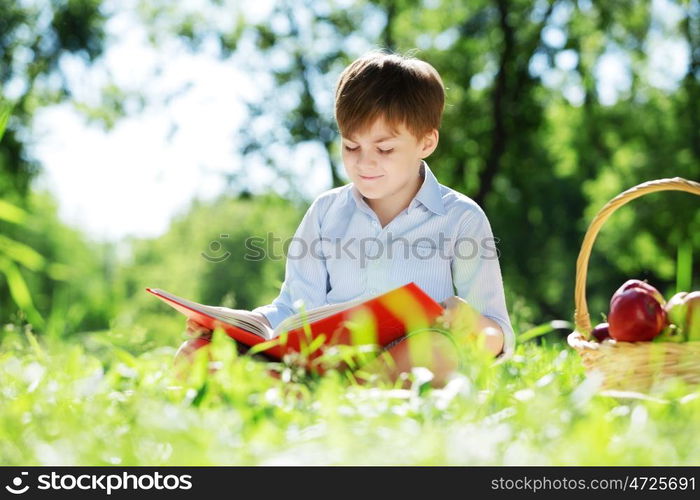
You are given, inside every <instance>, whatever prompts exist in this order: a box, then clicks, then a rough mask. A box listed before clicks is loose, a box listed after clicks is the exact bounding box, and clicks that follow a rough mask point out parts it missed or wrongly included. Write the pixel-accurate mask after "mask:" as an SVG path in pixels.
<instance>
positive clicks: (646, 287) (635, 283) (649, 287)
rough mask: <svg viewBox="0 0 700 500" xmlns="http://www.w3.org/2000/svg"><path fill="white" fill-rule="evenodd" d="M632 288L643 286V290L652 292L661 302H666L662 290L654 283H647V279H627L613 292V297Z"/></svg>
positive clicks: (662, 303)
mask: <svg viewBox="0 0 700 500" xmlns="http://www.w3.org/2000/svg"><path fill="white" fill-rule="evenodd" d="M632 288H641V289H642V290H645V291H647V292H649V293H650V294H652V295H653V296H654V298H655V299H656V300H657V301H658V302H659V304H661V305H664V304H666V300H665V299H664V296H663V295H661V292H659V291H658V290H657V289H656V288H654V287H653V286H652V285H650V284H649V283H647V282H646V281H641V280H627V281H625V282H624V283H623V284H622V286H621V287H620V288H618V289H617V291H616V292H615V293H614V294H613V299H614V298H615V295H617V294H620V293H622V292H625V291H627V290H630V289H632Z"/></svg>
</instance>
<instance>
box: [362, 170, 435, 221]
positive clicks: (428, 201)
mask: <svg viewBox="0 0 700 500" xmlns="http://www.w3.org/2000/svg"><path fill="white" fill-rule="evenodd" d="M420 176H421V177H423V184H421V187H420V189H419V190H418V192H417V193H416V195H415V196H414V197H413V199H412V200H411V203H409V204H408V208H406V213H411V210H412V209H413V208H414V207H415V206H416V205H417V204H418V203H422V204H423V205H424V206H425V207H426V208H428V209H429V210H430V211H432V212H434V213H436V214H437V215H445V214H446V213H447V212H446V211H445V204H444V203H443V201H442V193H441V192H440V184H439V183H438V181H437V179H436V178H435V175H434V174H433V172H432V171H431V170H430V167H429V166H428V164H427V163H426V162H425V160H422V163H421V168H420ZM350 192H351V193H352V197H353V198H354V199H355V203H356V204H357V206H358V207H359V208H360V209H362V210H369V211H371V210H372V209H371V208H370V207H369V205H367V202H365V200H363V199H362V194H360V191H359V190H358V189H357V187H356V186H355V184H354V183H353V184H352V187H351V189H350Z"/></svg>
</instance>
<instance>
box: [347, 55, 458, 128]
mask: <svg viewBox="0 0 700 500" xmlns="http://www.w3.org/2000/svg"><path fill="white" fill-rule="evenodd" d="M444 105H445V89H444V86H443V83H442V79H441V78H440V75H439V73H438V72H437V71H436V70H435V68H433V67H432V66H431V65H430V64H428V63H427V62H425V61H421V60H420V59H416V58H415V57H413V56H411V55H400V54H393V53H390V52H386V51H385V50H384V49H378V50H373V51H371V52H369V53H367V54H365V55H364V56H362V57H360V58H359V59H356V60H355V61H353V62H352V63H351V64H350V65H349V66H348V67H347V68H345V69H344V70H343V72H342V74H341V75H340V79H339V81H338V86H337V88H336V91H335V119H336V121H337V122H338V129H339V130H340V133H341V135H343V136H344V137H350V136H352V135H353V134H354V133H356V132H359V131H363V130H366V129H367V128H369V127H370V126H371V125H372V124H373V123H374V121H375V120H376V119H377V118H379V117H383V118H384V119H385V120H386V122H387V123H388V124H389V126H391V127H392V128H394V129H395V128H396V127H397V126H398V125H399V124H403V125H404V126H405V127H406V128H407V129H408V131H409V132H411V133H412V134H413V135H414V136H415V137H416V138H418V139H420V138H422V137H424V136H425V134H427V133H428V132H430V131H431V130H432V129H434V128H435V129H439V128H440V120H441V118H442V110H443V107H444Z"/></svg>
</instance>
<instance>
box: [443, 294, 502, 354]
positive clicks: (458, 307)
mask: <svg viewBox="0 0 700 500" xmlns="http://www.w3.org/2000/svg"><path fill="white" fill-rule="evenodd" d="M440 305H442V306H443V307H444V308H445V311H444V312H443V313H442V314H441V315H440V316H439V317H438V318H437V320H436V323H437V324H438V326H441V327H443V328H445V329H447V330H450V332H451V333H452V334H453V335H454V337H455V340H456V341H457V342H458V343H462V342H465V341H468V340H474V339H476V338H477V336H478V335H483V336H484V337H485V338H484V340H485V342H484V345H485V347H486V348H487V349H488V350H489V351H491V352H493V353H494V355H498V354H500V353H501V351H502V350H503V343H504V338H503V330H502V329H501V327H500V326H499V325H498V323H496V322H495V321H493V320H492V319H489V318H486V317H485V316H483V315H481V314H480V313H479V311H477V310H476V309H474V308H473V307H472V306H471V305H469V303H468V302H466V301H465V300H464V299H462V298H461V297H457V296H455V295H453V296H452V297H448V298H447V299H446V300H445V301H444V302H442V303H441V304H440Z"/></svg>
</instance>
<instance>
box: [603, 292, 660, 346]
mask: <svg viewBox="0 0 700 500" xmlns="http://www.w3.org/2000/svg"><path fill="white" fill-rule="evenodd" d="M640 283H641V284H642V285H645V286H641V285H640ZM654 292H656V293H654ZM660 296H661V294H660V293H658V291H657V290H656V289H655V288H654V287H652V286H651V285H648V284H647V283H644V282H641V281H639V280H629V281H628V282H626V283H625V284H624V285H622V287H620V288H619V289H618V290H617V292H615V294H614V295H613V297H612V300H611V301H610V314H608V323H609V327H608V328H609V331H610V336H611V337H612V338H614V339H615V340H619V341H622V342H638V341H648V340H651V339H653V338H654V337H656V336H657V335H658V334H659V333H661V330H663V329H664V327H665V326H666V325H667V324H668V320H667V317H666V310H665V309H664V308H663V302H661V301H660V300H659V297H660ZM661 300H663V297H661Z"/></svg>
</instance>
